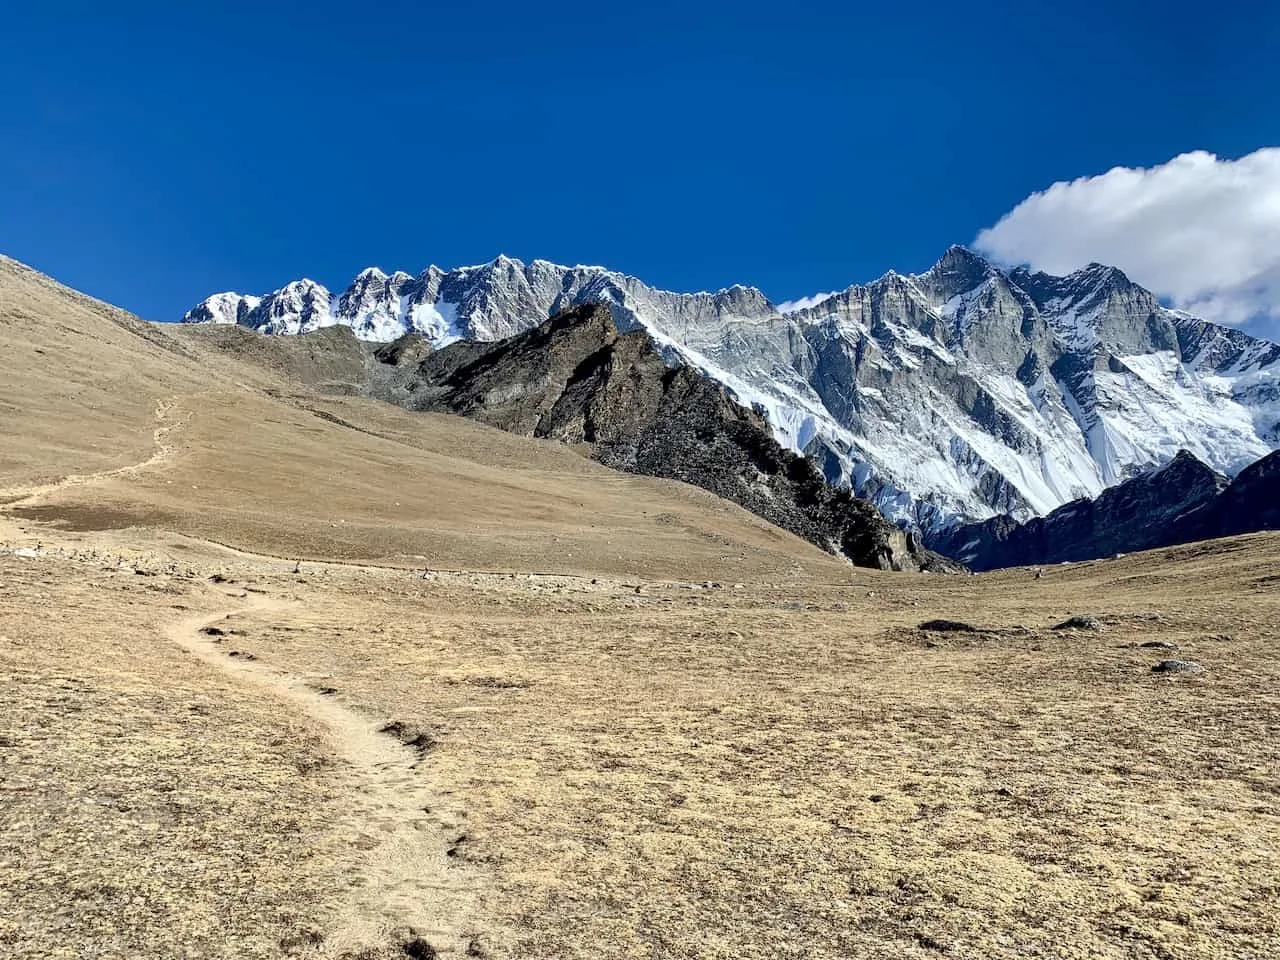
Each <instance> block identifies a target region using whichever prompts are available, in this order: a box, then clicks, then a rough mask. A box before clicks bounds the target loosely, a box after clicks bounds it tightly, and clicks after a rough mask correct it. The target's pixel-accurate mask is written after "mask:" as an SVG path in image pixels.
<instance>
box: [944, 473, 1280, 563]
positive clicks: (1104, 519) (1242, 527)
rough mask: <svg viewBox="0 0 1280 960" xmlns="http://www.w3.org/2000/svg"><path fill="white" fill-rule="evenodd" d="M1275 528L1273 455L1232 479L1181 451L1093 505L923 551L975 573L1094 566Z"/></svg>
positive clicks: (987, 528) (975, 530)
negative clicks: (1104, 560) (1123, 556)
mask: <svg viewBox="0 0 1280 960" xmlns="http://www.w3.org/2000/svg"><path fill="white" fill-rule="evenodd" d="M1276 529H1280V452H1277V453H1273V454H1270V455H1269V456H1267V457H1264V458H1263V459H1262V460H1259V461H1258V462H1257V463H1255V464H1253V465H1252V466H1250V467H1247V468H1245V469H1244V470H1243V471H1241V472H1240V474H1238V475H1237V477H1236V478H1235V480H1233V481H1231V482H1230V483H1228V481H1227V479H1226V477H1224V476H1222V475H1221V474H1219V473H1217V472H1215V471H1213V470H1211V469H1210V468H1209V467H1207V466H1206V465H1205V464H1203V463H1201V462H1200V461H1199V460H1197V459H1196V458H1195V457H1194V456H1192V455H1191V454H1190V453H1188V452H1187V451H1185V450H1182V451H1179V453H1178V454H1177V456H1175V457H1174V458H1173V460H1171V461H1170V462H1169V463H1167V464H1165V465H1164V466H1163V467H1160V468H1159V469H1157V470H1153V471H1151V472H1150V473H1146V474H1142V475H1141V476H1138V477H1134V478H1133V479H1131V480H1126V481H1125V482H1124V483H1121V484H1119V485H1117V486H1115V487H1112V488H1110V489H1108V490H1106V491H1104V492H1103V493H1102V494H1101V495H1100V496H1099V497H1098V498H1097V499H1095V500H1077V501H1075V502H1073V503H1069V504H1067V505H1066V506H1064V507H1059V508H1058V509H1057V510H1055V511H1053V512H1052V513H1050V514H1048V515H1047V516H1044V517H1037V518H1036V519H1034V520H1031V521H1029V522H1027V523H1017V522H1016V521H1014V520H1013V519H1012V518H1010V517H1007V516H1001V517H994V518H992V519H990V520H986V521H983V522H982V523H971V524H965V525H963V526H960V527H954V528H952V529H950V530H947V531H944V532H942V533H941V534H939V535H937V536H935V537H934V538H932V539H931V540H930V543H929V546H930V547H932V548H933V549H935V550H938V551H939V552H941V553H943V554H945V555H947V556H950V557H954V558H956V559H957V560H960V561H961V562H963V563H965V564H966V565H968V566H969V567H970V568H972V569H974V570H994V569H997V568H1000V567H1017V566H1027V565H1032V564H1047V563H1061V562H1063V561H1078V560H1093V559H1097V558H1099V557H1108V556H1112V555H1114V554H1117V553H1129V552H1133V551H1137V550H1150V549H1154V548H1157V547H1167V546H1172V545H1174V544H1179V543H1190V542H1192V541H1195V540H1209V539H1213V538H1215V537H1226V536H1233V535H1236V534H1241V533H1252V532H1255V531H1259V530H1276Z"/></svg>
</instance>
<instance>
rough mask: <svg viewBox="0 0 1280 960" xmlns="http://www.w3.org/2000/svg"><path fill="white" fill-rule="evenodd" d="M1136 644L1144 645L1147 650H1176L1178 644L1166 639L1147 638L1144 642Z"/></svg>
mask: <svg viewBox="0 0 1280 960" xmlns="http://www.w3.org/2000/svg"><path fill="white" fill-rule="evenodd" d="M1138 646H1140V647H1145V648H1146V649H1148V650H1177V649H1178V645H1177V644H1176V643H1170V642H1169V641H1168V640H1148V641H1147V642H1146V643H1140V644H1138Z"/></svg>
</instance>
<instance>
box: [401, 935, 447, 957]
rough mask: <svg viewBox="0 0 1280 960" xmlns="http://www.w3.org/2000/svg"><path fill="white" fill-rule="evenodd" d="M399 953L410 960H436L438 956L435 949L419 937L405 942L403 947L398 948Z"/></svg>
mask: <svg viewBox="0 0 1280 960" xmlns="http://www.w3.org/2000/svg"><path fill="white" fill-rule="evenodd" d="M400 952H401V953H403V954H404V955H405V956H406V957H409V958H410V960H436V957H437V956H438V954H437V953H436V948H435V947H433V946H431V944H429V943H427V941H425V940H423V939H422V938H421V937H414V938H413V939H412V940H406V941H405V942H404V945H403V946H401V947H400Z"/></svg>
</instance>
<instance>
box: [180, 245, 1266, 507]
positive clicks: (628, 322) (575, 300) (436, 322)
mask: <svg viewBox="0 0 1280 960" xmlns="http://www.w3.org/2000/svg"><path fill="white" fill-rule="evenodd" d="M584 303H601V304H604V305H606V306H608V307H609V309H610V311H611V313H612V315H613V318H614V322H615V324H616V325H617V327H618V329H619V330H621V331H623V332H628V331H631V330H635V329H638V328H643V329H645V330H647V331H648V332H649V333H650V335H651V336H652V337H653V338H654V340H655V342H656V343H657V344H658V345H659V347H660V349H661V350H662V351H663V352H664V354H665V355H667V356H668V358H670V359H679V360H682V361H683V362H685V363H688V364H690V365H691V366H694V367H696V368H697V369H699V370H701V371H703V372H705V373H707V374H708V375H710V376H711V377H713V378H715V379H717V380H719V381H720V382H721V383H723V384H725V386H727V387H728V388H729V389H730V390H731V391H732V392H733V393H734V395H735V396H736V397H737V399H738V400H739V401H740V402H742V403H744V404H747V405H750V406H754V407H756V408H757V409H758V410H759V411H760V412H761V413H762V414H763V415H764V416H765V417H766V418H767V419H768V421H769V424H770V426H771V428H772V430H773V433H774V436H775V437H776V438H777V440H778V441H779V442H780V443H782V444H783V445H784V446H787V447H789V448H791V449H793V450H797V451H805V452H808V453H809V454H811V455H812V456H814V457H816V458H817V459H818V460H819V462H820V463H821V464H822V467H823V471H824V473H825V474H826V476H827V477H828V479H829V480H831V481H832V482H834V483H837V484H843V485H848V486H850V487H852V488H853V489H854V490H855V491H857V492H858V493H860V494H863V495H865V496H867V497H868V498H870V499H871V500H872V501H873V502H875V503H876V504H877V505H878V506H879V507H880V508H881V509H882V510H883V511H884V512H885V513H886V514H887V515H889V516H890V517H891V518H893V519H894V520H896V521H898V522H900V523H902V524H905V525H907V526H919V527H921V528H923V529H925V530H936V529H938V528H941V527H945V526H948V525H951V524H954V523H957V522H960V521H964V520H981V519H984V518H987V517H990V516H993V515H996V514H1005V513H1007V514H1010V515H1012V516H1013V517H1014V518H1015V519H1018V520H1025V519H1029V518H1030V517H1032V516H1034V515H1037V514H1044V513H1048V512H1049V511H1051V510H1053V509H1054V508H1056V507H1058V506H1061V505H1062V504H1064V503H1068V502H1070V501H1072V500H1075V499H1078V498H1080V497H1093V496H1096V495H1097V494H1098V493H1100V492H1101V491H1102V490H1104V489H1105V488H1106V487H1108V486H1112V485H1114V484H1116V483H1119V482H1120V481H1122V480H1124V479H1126V478H1127V477H1130V476H1134V475H1136V474H1139V473H1141V472H1143V471H1145V470H1149V469H1150V468H1151V467H1153V466H1158V465H1159V464H1161V463H1164V462H1167V461H1169V460H1170V459H1171V458H1172V457H1173V456H1174V454H1175V453H1176V452H1177V451H1178V450H1180V449H1186V450H1189V451H1191V452H1192V453H1194V454H1195V455H1196V456H1197V457H1198V458H1200V459H1201V460H1203V461H1204V462H1205V463H1207V464H1208V465H1209V466H1211V467H1213V468H1214V469H1215V470H1218V471H1220V472H1223V473H1226V474H1229V475H1230V474H1234V473H1235V472H1237V471H1238V470H1240V469H1241V468H1242V467H1244V466H1245V465H1247V464H1249V463H1252V462H1254V461H1255V460H1257V459H1258V458H1259V457H1262V456H1264V455H1265V454H1267V453H1268V452H1270V451H1271V450H1272V449H1273V448H1276V447H1277V446H1280V346H1277V345H1276V344H1272V343H1269V342H1266V341H1262V340H1258V339H1256V338H1252V337H1249V336H1246V335H1244V334H1242V333H1240V332H1238V331H1234V330H1229V329H1226V328H1223V327H1218V326H1215V325H1212V324H1208V323H1204V322H1203V321H1200V320H1197V319H1195V318H1194V317H1191V316H1188V315H1186V314H1183V313H1180V312H1177V311H1172V310H1168V309H1166V308H1164V307H1162V306H1161V305H1160V303H1159V302H1158V300H1157V299H1156V298H1155V297H1154V296H1153V295H1152V294H1151V293H1150V292H1149V291H1147V290H1144V289H1143V288H1141V287H1139V286H1137V285H1136V284H1133V283H1132V282H1130V281H1129V280H1128V278H1126V277H1125V276H1124V274H1123V273H1121V272H1120V271H1119V270H1116V269H1114V268H1110V267H1103V266H1100V265H1097V264H1094V265H1091V266H1089V267H1088V268H1086V269H1084V270H1081V271H1078V272H1077V273H1074V274H1071V275H1070V276H1068V277H1052V276H1048V275H1046V274H1041V273H1029V272H1027V271H1025V270H1014V271H1003V270H1000V269H998V268H996V267H995V266H994V265H992V264H991V263H989V262H987V261H985V260H984V259H982V258H981V257H979V256H977V255H976V254H974V253H973V252H971V251H969V250H967V249H965V248H963V247H952V248H951V249H950V250H948V251H947V253H946V255H945V256H943V258H942V259H941V260H939V261H938V263H937V264H935V265H934V266H933V267H932V268H931V269H929V270H928V271H926V272H925V273H922V274H918V275H914V276H903V275H900V274H896V273H889V274H887V275H885V276H884V277H881V278H880V279H879V280H877V281H875V282H874V283H871V284H867V285H865V286H852V287H850V288H848V289H847V290H844V291H843V292H841V293H838V294H833V295H829V296H825V297H818V298H809V300H807V301H804V302H802V303H801V304H798V305H797V306H796V307H795V308H792V307H788V311H789V312H787V313H785V314H784V313H782V312H780V311H779V309H778V308H777V307H775V306H774V305H773V304H772V303H770V301H769V300H768V299H767V298H766V297H765V296H764V295H763V294H762V293H761V292H760V291H758V290H755V289H753V288H750V287H741V286H736V287H731V288H729V289H727V290H722V291H720V292H718V293H698V294H675V293H670V292H667V291H662V290H656V289H654V288H652V287H649V286H647V285H646V284H644V283H642V282H641V281H639V280H637V279H635V278H634V277H628V276H624V275H622V274H618V273H613V272H611V271H608V270H605V269H603V268H600V267H561V266H557V265H555V264H551V263H548V262H546V261H542V260H535V261H533V262H532V263H530V264H527V265H526V264H522V263H521V262H520V261H517V260H512V259H510V258H508V257H499V258H498V259H496V260H494V261H492V262H491V263H488V264H484V265H481V266H477V267H466V268H462V269H459V270H453V271H449V272H445V271H442V270H440V269H439V268H437V267H431V268H429V269H427V270H426V271H424V272H423V273H422V274H420V275H419V276H417V277H414V276H411V275H409V274H407V273H395V274H391V275H387V274H384V273H382V272H381V271H378V270H373V269H370V270H366V271H364V272H363V273H361V274H360V275H359V276H358V277H357V278H356V280H355V281H354V282H353V283H352V284H351V286H350V287H348V289H347V290H346V291H344V292H343V293H341V294H339V295H336V296H335V295H333V294H331V293H330V292H329V291H327V290H326V289H325V288H324V287H322V286H320V285H318V284H316V283H314V282H312V281H297V282H295V283H292V284H289V285H288V286H286V287H284V288H282V289H281V290H279V291H276V292H275V293H272V294H270V295H268V296H266V297H246V296H240V295H236V294H219V295H217V296H215V297H211V298H209V299H208V300H206V301H205V302H204V303H202V304H200V305H198V306H197V307H195V308H193V309H192V310H191V311H190V312H189V313H188V314H187V317H186V318H185V319H186V320H187V321H188V322H192V323H224V324H225V323H238V324H240V325H242V326H247V327H251V328H254V329H258V330H262V331H264V332H268V333H298V332H305V331H308V330H314V329H318V328H320V327H324V326H330V325H338V324H340V325H345V326H349V327H351V329H352V330H353V331H354V332H355V333H356V335H357V337H360V338H362V339H368V340H375V341H383V342H386V341H392V340H394V339H396V338H397V337H399V336H401V335H403V334H405V333H407V332H416V333H420V334H422V335H423V336H424V337H425V338H426V339H427V340H428V341H429V342H430V343H431V344H433V345H435V346H442V345H446V344H449V343H452V342H454V341H456V340H459V339H473V340H481V341H490V340H495V339H499V338H501V337H505V336H509V335H510V334H512V333H516V332H519V331H522V330H526V329H529V328H530V327H532V326H536V325H537V324H539V323H541V322H542V321H543V320H544V319H546V318H547V317H549V316H551V315H552V314H554V313H556V312H558V311H559V310H562V309H564V308H566V307H569V306H573V305H577V304H584Z"/></svg>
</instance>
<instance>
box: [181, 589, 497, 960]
mask: <svg viewBox="0 0 1280 960" xmlns="http://www.w3.org/2000/svg"><path fill="white" fill-rule="evenodd" d="M224 596H225V597H226V598H227V599H231V596H232V595H230V594H225V595H224ZM235 596H236V598H237V599H238V601H239V602H238V603H237V604H236V605H235V606H234V607H229V608H226V609H223V610H222V611H220V612H215V613H208V612H206V613H200V614H195V615H192V616H188V617H184V618H183V619H181V620H178V621H176V622H174V623H172V624H170V625H169V626H168V627H167V628H166V633H167V635H168V636H169V638H170V639H172V640H173V641H174V642H175V643H177V644H179V645H180V646H182V647H183V648H185V649H186V650H188V651H190V652H191V653H193V654H194V655H195V656H197V657H199V658H200V659H201V660H203V661H204V662H206V663H208V664H212V665H213V666H216V667H217V668H218V669H220V670H223V671H225V672H226V673H229V674H231V675H232V676H234V677H235V678H237V679H238V680H240V681H242V682H244V683H246V684H250V685H253V686H256V687H258V688H260V689H261V690H262V692H263V693H264V694H265V695H267V696H272V697H276V698H278V699H280V700H282V701H283V702H284V703H285V704H286V705H287V706H288V707H289V708H291V709H293V710H296V711H298V712H300V713H302V714H304V715H306V716H308V717H310V718H311V719H313V720H315V721H317V722H319V723H320V724H321V725H323V727H324V728H325V729H326V731H327V734H328V740H329V742H330V744H331V745H332V747H333V750H334V753H335V754H336V756H337V757H338V759H339V761H340V762H341V763H342V764H344V765H345V766H346V767H347V768H348V773H349V774H350V776H351V777H352V779H353V780H354V782H355V789H354V791H353V793H352V795H351V796H350V797H349V798H346V799H345V800H344V809H345V811H346V817H345V824H346V825H347V826H348V827H350V828H352V829H353V830H355V831H356V832H357V833H358V840H357V843H356V847H357V849H359V850H362V851H365V852H364V853H362V854H359V855H358V856H357V857H356V858H354V862H352V863H351V865H350V867H349V871H348V873H347V877H348V879H349V881H351V882H350V883H349V885H348V889H347V891H346V892H345V893H344V894H343V895H342V898H341V902H339V903H336V904H334V909H333V912H332V914H331V922H330V925H329V929H328V930H326V931H325V939H324V942H323V943H322V944H321V945H320V946H318V947H317V948H316V952H315V954H314V955H315V956H317V957H337V956H343V955H346V954H357V953H358V952H359V951H361V950H364V949H368V948H375V949H376V948H386V947H395V948H398V947H400V946H402V945H404V944H405V943H407V942H409V941H411V940H413V939H415V938H420V939H421V940H422V941H425V942H426V943H428V944H430V946H431V947H432V948H433V949H434V950H435V951H436V953H437V954H439V955H440V956H450V955H454V956H464V955H468V953H467V950H468V946H469V944H470V941H471V936H470V932H469V931H468V929H467V926H466V925H467V923H468V922H469V921H470V919H471V917H472V916H473V915H474V907H475V904H476V901H477V898H478V891H479V880H478V878H477V877H476V875H475V873H474V871H473V870H472V869H471V868H468V867H467V866H465V865H464V864H462V863H460V862H459V861H458V860H456V859H452V858H450V856H449V854H448V850H449V848H450V847H451V846H452V845H453V843H455V842H456V840H457V838H458V836H459V835H460V833H461V832H462V827H461V825H460V824H458V823H457V822H456V821H454V820H453V818H451V817H450V816H449V814H448V812H447V805H446V804H444V803H442V802H441V800H440V798H439V796H438V795H437V794H436V792H435V791H434V789H433V785H432V784H431V782H430V779H429V777H428V775H427V771H426V769H425V768H426V764H427V762H428V761H426V760H425V759H424V756H423V752H424V751H422V750H421V749H420V748H418V747H415V746H414V745H412V744H406V743H404V742H402V741H403V740H404V739H412V738H411V737H406V734H405V733H404V732H403V731H396V730H392V731H387V730H384V729H383V727H384V726H385V724H379V723H378V722H376V721H375V720H373V719H371V718H370V717H368V716H365V715H362V714H360V713H357V712H356V711H354V710H351V709H349V708H348V707H346V706H344V705H343V704H342V703H341V702H340V701H339V700H337V699H336V698H335V697H334V696H332V695H326V694H325V693H322V692H320V690H319V689H317V688H316V687H314V686H312V685H311V684H312V683H313V682H314V680H312V681H309V680H308V679H306V678H304V677H301V676H295V675H292V674H288V673H285V672H282V671H279V670H276V669H274V668H272V667H270V666H266V665H264V664H263V663H262V662H261V661H258V660H247V659H244V658H233V657H231V656H229V655H228V654H229V649H228V645H227V644H225V643H223V642H221V641H222V640H223V639H224V638H222V637H218V636H216V635H210V634H207V633H204V632H202V631H203V630H204V629H205V628H207V627H211V626H219V627H223V628H225V627H226V626H227V625H228V624H234V622H235V620H236V618H237V617H239V616H242V615H245V614H257V615H262V614H280V615H282V616H287V615H288V612H289V610H290V609H291V608H292V607H294V604H293V603H291V602H289V601H285V600H280V599H277V598H273V597H269V596H266V595H262V594H248V595H245V596H243V597H242V596H241V595H239V594H237V595H235ZM415 955H416V954H415Z"/></svg>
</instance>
